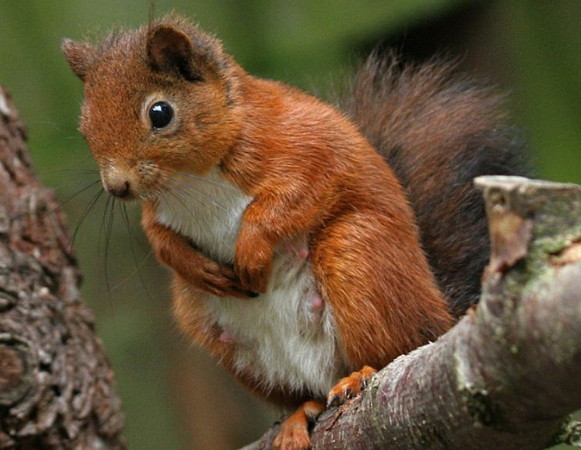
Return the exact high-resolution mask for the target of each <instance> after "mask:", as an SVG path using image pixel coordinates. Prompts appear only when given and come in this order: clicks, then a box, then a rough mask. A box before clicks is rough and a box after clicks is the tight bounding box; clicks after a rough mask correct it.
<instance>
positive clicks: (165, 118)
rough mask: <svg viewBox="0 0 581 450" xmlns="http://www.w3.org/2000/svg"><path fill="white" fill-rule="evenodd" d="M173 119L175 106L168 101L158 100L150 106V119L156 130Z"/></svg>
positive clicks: (165, 125)
mask: <svg viewBox="0 0 581 450" xmlns="http://www.w3.org/2000/svg"><path fill="white" fill-rule="evenodd" d="M172 119H173V108H172V107H171V105H170V104H169V103H167V102H156V103H154V104H153V105H152V106H151V108H149V120H151V126H152V127H153V128H154V129H155V130H161V129H162V128H165V127H167V126H168V125H169V123H170V122H171V120H172Z"/></svg>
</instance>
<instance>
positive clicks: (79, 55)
mask: <svg viewBox="0 0 581 450" xmlns="http://www.w3.org/2000/svg"><path fill="white" fill-rule="evenodd" d="M61 50H62V51H63V53H64V54H65V57H66V58H67V62H68V63H69V66H70V68H71V69H72V71H73V72H74V73H75V75H77V76H78V77H79V78H80V79H81V80H82V81H85V76H86V75H87V72H89V70H90V68H91V66H92V64H93V61H94V60H95V49H94V48H93V47H92V46H91V44H87V43H86V42H74V41H72V40H70V39H64V40H63V42H62V44H61Z"/></svg>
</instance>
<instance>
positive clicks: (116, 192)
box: [101, 166, 135, 200]
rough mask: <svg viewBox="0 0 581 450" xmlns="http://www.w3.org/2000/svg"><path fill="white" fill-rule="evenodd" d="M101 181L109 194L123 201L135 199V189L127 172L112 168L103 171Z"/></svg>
mask: <svg viewBox="0 0 581 450" xmlns="http://www.w3.org/2000/svg"><path fill="white" fill-rule="evenodd" d="M101 179H102V180H103V187H104V188H105V190H106V191H107V192H108V193H109V194H111V195H113V196H115V197H117V198H120V199H123V200H131V199H132V198H134V197H135V189H134V186H132V182H131V180H130V174H128V173H127V171H123V170H119V169H118V168H116V167H113V166H111V167H108V168H107V169H105V170H101Z"/></svg>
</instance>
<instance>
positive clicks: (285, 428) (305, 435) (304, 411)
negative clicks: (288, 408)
mask: <svg viewBox="0 0 581 450" xmlns="http://www.w3.org/2000/svg"><path fill="white" fill-rule="evenodd" d="M324 409H325V403H324V402H322V401H320V400H308V401H306V402H305V403H303V404H302V405H301V406H299V407H298V408H297V410H296V411H295V412H294V413H292V414H291V415H290V416H288V417H287V418H286V419H285V420H284V421H283V422H282V423H281V425H280V430H279V432H278V435H277V436H276V438H275V439H274V442H273V444H272V446H273V447H274V448H275V449H277V450H307V449H309V448H311V438H310V437H309V422H313V421H314V420H315V419H316V418H317V416H318V415H319V414H321V412H323V411H324Z"/></svg>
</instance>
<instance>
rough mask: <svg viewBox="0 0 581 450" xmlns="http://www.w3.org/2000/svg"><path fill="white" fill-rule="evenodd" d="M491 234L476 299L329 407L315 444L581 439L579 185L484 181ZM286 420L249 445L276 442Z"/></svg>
mask: <svg viewBox="0 0 581 450" xmlns="http://www.w3.org/2000/svg"><path fill="white" fill-rule="evenodd" d="M478 185H479V186H480V188H481V189H482V190H483V191H484V194H485V198H486V203H487V211H488V216H489V223H490V232H491V239H492V256H491V262H490V264H489V266H488V268H487V270H486V273H485V277H484V283H483V295H482V298H481V300H480V303H479V305H478V308H474V309H473V310H472V311H470V312H469V314H467V315H466V316H465V317H464V318H463V319H462V320H461V321H460V322H459V323H458V324H457V325H456V326H455V327H454V328H453V329H452V330H450V331H449V332H448V333H446V334H445V335H444V336H442V338H440V339H439V340H438V341H436V342H434V343H431V344H429V345H426V346H424V347H421V348H419V349H417V350H415V351H413V352H412V353H410V354H409V355H405V356H402V357H400V358H398V359H396V360H395V361H394V362H393V363H391V364H390V365H389V366H388V367H386V368H385V369H384V370H382V371H381V372H380V373H379V374H378V375H377V377H376V379H375V380H374V381H373V382H372V383H371V384H370V386H369V387H368V388H367V389H366V391H364V393H363V394H362V395H361V396H360V397H358V398H356V399H354V400H352V401H350V402H348V403H346V404H345V405H343V406H341V407H339V408H335V409H332V410H330V411H327V412H326V413H324V414H323V415H322V416H321V417H320V418H319V420H318V421H317V424H316V425H315V427H314V430H313V433H312V442H313V448H314V449H346V448H348V449H365V450H368V449H385V448H389V449H392V450H397V449H467V448H469V449H494V448H499V449H503V450H505V449H519V450H525V449H541V448H545V447H547V446H550V445H552V444H555V443H557V442H568V443H570V444H576V445H577V446H581V427H580V426H579V424H578V423H577V424H574V423H573V422H567V421H566V420H565V419H566V417H567V414H569V413H571V412H573V411H575V410H577V409H579V408H581V382H580V380H581V187H580V186H575V185H565V184H556V183H547V182H539V181H532V180H528V179H525V178H518V177H483V178H481V179H479V180H478ZM276 431H277V427H276V426H275V427H273V428H272V429H271V430H269V432H268V433H267V434H266V435H265V436H263V438H262V439H261V440H260V441H258V442H256V443H254V444H251V445H249V446H247V447H245V449H247V450H250V449H263V448H270V444H271V442H272V439H273V437H274V435H275V434H276Z"/></svg>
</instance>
